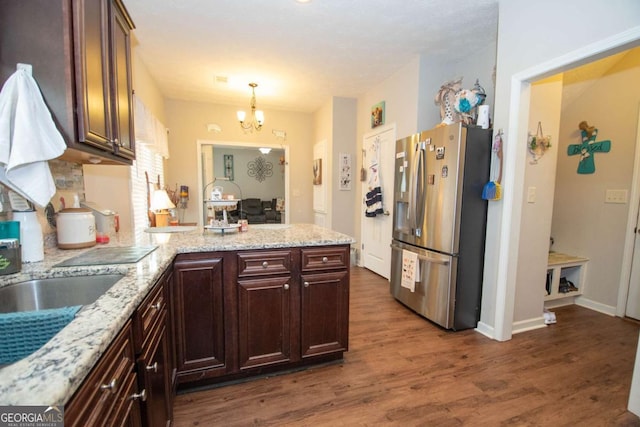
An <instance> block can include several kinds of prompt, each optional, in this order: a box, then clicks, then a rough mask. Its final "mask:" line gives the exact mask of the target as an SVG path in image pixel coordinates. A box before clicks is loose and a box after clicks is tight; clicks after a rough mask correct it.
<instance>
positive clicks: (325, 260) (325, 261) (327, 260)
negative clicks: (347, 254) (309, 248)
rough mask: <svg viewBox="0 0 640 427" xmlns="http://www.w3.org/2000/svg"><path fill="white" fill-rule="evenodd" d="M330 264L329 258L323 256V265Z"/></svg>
mask: <svg viewBox="0 0 640 427" xmlns="http://www.w3.org/2000/svg"><path fill="white" fill-rule="evenodd" d="M328 262H329V258H327V257H326V256H323V257H322V263H323V264H326V263H328Z"/></svg>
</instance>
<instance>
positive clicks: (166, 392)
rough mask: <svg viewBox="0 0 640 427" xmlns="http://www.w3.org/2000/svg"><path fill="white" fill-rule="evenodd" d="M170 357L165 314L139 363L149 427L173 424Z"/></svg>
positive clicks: (141, 387) (146, 423)
mask: <svg viewBox="0 0 640 427" xmlns="http://www.w3.org/2000/svg"><path fill="white" fill-rule="evenodd" d="M168 356H169V348H168V342H167V328H166V314H163V316H162V318H161V320H160V324H159V325H158V327H157V331H156V334H155V335H154V337H153V338H152V339H151V340H150V343H149V345H148V346H147V348H145V349H144V353H142V354H141V355H140V356H139V357H138V361H137V365H138V378H139V384H140V389H142V390H146V400H145V401H144V402H143V403H142V416H143V419H144V420H145V423H144V424H145V426H147V427H156V426H157V427H163V426H168V425H170V424H171V412H172V409H171V405H172V399H171V385H170V381H171V379H170V375H171V373H170V371H169V364H168Z"/></svg>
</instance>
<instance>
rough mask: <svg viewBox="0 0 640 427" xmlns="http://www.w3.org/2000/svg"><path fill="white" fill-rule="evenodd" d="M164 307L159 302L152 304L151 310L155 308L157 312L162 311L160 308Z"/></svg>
mask: <svg viewBox="0 0 640 427" xmlns="http://www.w3.org/2000/svg"><path fill="white" fill-rule="evenodd" d="M161 307H162V303H160V302H157V303H155V304H151V308H154V309H156V310H160V308H161Z"/></svg>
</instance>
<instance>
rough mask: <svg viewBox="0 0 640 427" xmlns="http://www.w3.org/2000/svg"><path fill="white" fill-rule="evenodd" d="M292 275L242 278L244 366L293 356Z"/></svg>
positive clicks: (240, 305) (240, 325)
mask: <svg viewBox="0 0 640 427" xmlns="http://www.w3.org/2000/svg"><path fill="white" fill-rule="evenodd" d="M290 283H291V276H283V277H271V278H262V279H246V280H240V281H238V332H239V339H238V343H239V349H238V352H239V356H240V369H247V368H252V367H256V366H263V365H270V364H275V363H284V362H288V361H289V360H290V357H291V341H290V339H291V334H290V330H291V294H292V292H296V291H297V289H292V287H291V284H290Z"/></svg>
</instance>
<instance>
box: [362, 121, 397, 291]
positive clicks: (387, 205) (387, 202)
mask: <svg viewBox="0 0 640 427" xmlns="http://www.w3.org/2000/svg"><path fill="white" fill-rule="evenodd" d="M395 146H396V126H395V124H393V125H388V126H384V127H380V128H379V129H375V130H374V131H372V132H370V133H367V134H365V135H364V137H363V141H362V148H363V150H364V160H363V167H364V168H365V169H366V171H367V177H366V178H367V179H366V180H364V181H363V182H362V197H363V203H362V216H363V218H362V227H361V236H362V265H363V266H364V267H365V268H367V269H369V270H371V271H373V272H375V273H377V274H379V275H380V276H382V277H384V278H386V279H389V275H390V272H391V236H392V225H393V224H392V218H393V176H394V174H393V167H394V164H395V152H394V151H395ZM376 184H379V185H380V189H381V194H382V206H381V209H380V210H381V211H382V212H381V213H380V212H379V213H377V214H376V215H375V216H366V211H367V204H366V199H367V193H370V192H371V191H372V190H374V187H375V186H376Z"/></svg>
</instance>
